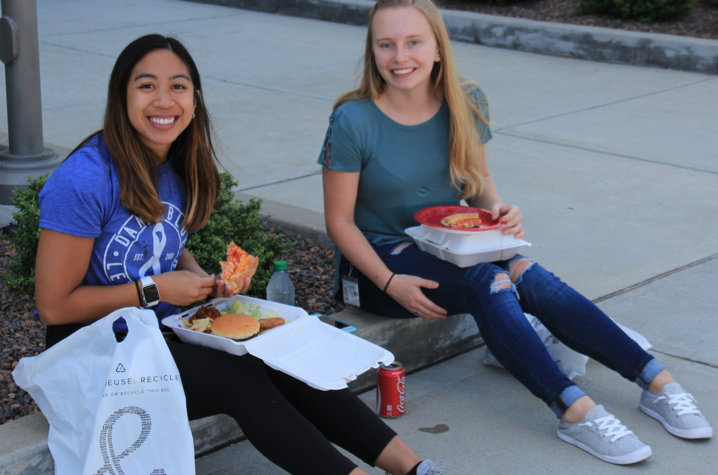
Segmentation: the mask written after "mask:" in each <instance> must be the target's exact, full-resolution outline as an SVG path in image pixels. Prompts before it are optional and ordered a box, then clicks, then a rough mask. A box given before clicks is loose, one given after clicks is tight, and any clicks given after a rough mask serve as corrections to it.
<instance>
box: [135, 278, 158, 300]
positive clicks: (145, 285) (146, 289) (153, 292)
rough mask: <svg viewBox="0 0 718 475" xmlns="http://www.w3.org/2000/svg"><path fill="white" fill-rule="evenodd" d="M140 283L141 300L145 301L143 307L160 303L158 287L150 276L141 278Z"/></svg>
mask: <svg viewBox="0 0 718 475" xmlns="http://www.w3.org/2000/svg"><path fill="white" fill-rule="evenodd" d="M140 284H142V300H144V301H145V307H154V306H155V305H157V304H158V303H160V289H159V287H157V284H156V283H155V281H154V280H152V277H150V276H146V277H143V278H141V279H140Z"/></svg>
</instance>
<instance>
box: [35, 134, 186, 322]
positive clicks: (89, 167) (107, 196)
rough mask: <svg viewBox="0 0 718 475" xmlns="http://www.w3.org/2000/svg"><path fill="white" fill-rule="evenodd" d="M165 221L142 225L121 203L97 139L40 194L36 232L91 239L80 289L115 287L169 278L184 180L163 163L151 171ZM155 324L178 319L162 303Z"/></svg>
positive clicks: (180, 233)
mask: <svg viewBox="0 0 718 475" xmlns="http://www.w3.org/2000/svg"><path fill="white" fill-rule="evenodd" d="M155 172H156V174H157V189H158V192H159V197H160V200H161V201H162V203H163V204H164V205H165V216H164V220H162V221H160V222H158V223H156V224H149V225H146V224H145V223H144V222H143V221H142V220H141V219H139V218H138V217H136V216H134V215H132V214H130V213H129V212H128V211H127V209H125V207H124V206H122V203H121V202H120V182H119V180H118V177H117V170H116V169H115V165H114V163H113V161H112V157H110V153H109V151H108V150H107V146H106V145H105V141H104V138H103V137H102V135H101V134H98V135H96V136H95V137H93V138H92V139H91V140H90V141H89V142H88V143H87V144H86V145H85V146H84V147H82V148H81V149H80V150H78V151H77V152H75V153H73V154H72V155H71V156H69V157H68V158H67V160H65V161H64V162H63V163H62V165H60V167H59V168H58V169H57V170H56V171H55V172H54V173H53V174H52V176H50V178H49V179H48V181H47V183H46V184H45V186H44V187H43V189H42V191H41V192H40V227H41V228H45V229H51V230H53V231H58V232H61V233H64V234H70V235H72V236H78V237H85V238H93V239H94V240H95V242H94V244H93V247H92V256H91V258H90V267H89V269H88V270H87V274H86V275H85V279H84V281H83V285H119V284H125V283H128V282H133V281H135V280H138V279H140V278H141V277H144V276H151V275H158V274H161V273H164V272H169V271H172V270H174V269H175V267H176V266H177V260H178V258H179V256H180V254H181V253H182V250H183V249H184V245H185V242H186V241H187V230H186V229H185V228H184V210H185V208H186V202H187V191H186V188H185V185H184V180H183V179H182V178H181V177H180V176H179V175H178V174H177V173H176V172H175V171H174V170H173V169H172V166H171V163H170V161H169V160H168V161H167V163H165V164H163V165H161V166H159V167H157V168H156V169H155ZM153 310H154V311H155V313H156V314H157V317H158V319H160V320H161V319H162V318H164V317H166V316H168V315H172V314H174V313H177V309H175V308H174V307H173V306H172V305H170V304H168V303H165V302H162V303H160V304H159V305H157V306H156V307H154V308H153Z"/></svg>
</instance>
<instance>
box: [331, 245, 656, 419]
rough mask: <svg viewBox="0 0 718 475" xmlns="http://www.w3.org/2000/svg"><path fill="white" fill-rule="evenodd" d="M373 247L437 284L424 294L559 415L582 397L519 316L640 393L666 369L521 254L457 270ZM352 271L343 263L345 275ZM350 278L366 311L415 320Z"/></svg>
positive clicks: (415, 254) (396, 267)
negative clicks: (474, 329)
mask: <svg viewBox="0 0 718 475" xmlns="http://www.w3.org/2000/svg"><path fill="white" fill-rule="evenodd" d="M374 249H375V250H376V252H377V254H378V255H379V257H380V258H381V259H382V260H383V261H384V263H385V264H386V265H387V267H388V268H389V269H390V270H391V271H392V272H395V273H397V274H409V275H415V276H419V277H422V278H424V279H429V280H433V281H436V282H438V283H439V287H438V288H437V289H433V290H432V289H423V292H424V294H425V295H426V296H427V297H428V298H429V299H430V300H432V301H433V302H434V303H435V304H437V305H438V306H440V307H442V308H444V309H446V311H447V312H448V313H449V315H456V314H461V313H470V314H471V315H472V316H473V317H474V319H475V320H476V323H477V325H478V327H479V331H480V332H481V336H482V337H483V339H484V341H485V342H486V345H487V346H488V347H489V348H490V349H491V352H492V353H493V354H494V356H495V357H496V359H497V360H498V361H499V362H500V363H501V364H502V365H503V366H504V368H506V369H507V370H508V371H509V372H510V373H511V374H512V375H513V376H514V377H515V378H516V379H518V380H519V381H520V382H521V383H522V384H523V385H524V386H526V388H528V390H529V391H531V393H532V394H533V395H534V396H536V397H538V398H540V399H541V400H542V401H544V402H545V403H546V404H547V405H548V406H549V408H551V410H553V412H554V413H555V414H556V415H557V416H558V417H561V416H562V415H563V413H564V412H565V411H566V409H568V407H569V406H570V405H571V404H573V402H574V401H576V399H578V398H579V397H581V396H583V395H584V394H585V393H584V392H583V391H581V389H579V388H578V386H576V384H575V383H573V382H572V381H571V380H570V379H568V377H566V375H565V374H564V373H562V372H561V370H560V369H559V367H558V366H557V365H556V363H554V361H553V359H552V358H551V357H550V355H549V354H548V352H547V351H546V348H545V346H544V344H543V342H542V341H541V339H540V338H539V337H538V335H537V334H536V332H535V331H534V329H533V328H532V327H531V324H529V322H528V320H527V319H526V318H525V317H524V312H526V313H530V314H531V315H534V316H535V317H536V318H538V319H539V320H540V321H541V323H543V324H544V325H545V326H546V328H547V329H548V330H549V331H550V332H551V333H553V335H554V336H555V337H556V338H558V339H559V340H560V341H561V342H563V343H564V344H566V346H568V347H569V348H571V349H573V350H575V351H578V352H579V353H582V354H584V355H586V356H588V357H589V358H593V359H594V360H596V361H598V362H599V363H601V364H603V365H604V366H606V367H608V368H610V369H612V370H614V371H616V372H618V373H619V374H620V375H621V376H623V377H624V378H626V379H628V380H630V381H634V382H636V383H637V384H638V385H639V386H640V387H642V388H644V389H646V388H647V387H648V385H649V384H650V383H651V381H653V378H655V377H656V375H657V374H658V373H659V372H660V371H661V370H662V369H663V368H664V367H663V366H662V365H661V364H660V363H658V362H657V361H656V360H655V359H654V358H653V356H651V355H649V354H648V353H647V352H646V351H644V350H643V349H642V348H641V347H640V346H638V345H637V344H636V343H635V342H634V341H633V340H632V339H631V338H630V337H628V336H627V335H626V334H625V333H624V332H623V331H622V330H621V329H620V328H619V327H618V326H617V325H616V324H615V323H614V322H613V321H612V320H611V319H610V318H608V317H607V316H606V315H605V314H604V313H603V312H602V311H601V310H600V309H599V308H598V307H596V305H594V304H593V303H592V302H591V301H589V300H588V299H587V298H585V297H583V296H582V295H581V294H579V293H578V292H576V291H575V290H573V289H572V288H571V287H569V286H568V285H566V284H565V283H563V282H562V281H561V280H560V279H559V278H558V277H556V276H554V275H553V274H552V273H550V272H548V271H547V270H546V269H544V268H543V267H541V266H540V265H538V264H537V263H535V262H533V261H530V260H528V259H527V258H525V257H523V256H521V255H517V256H515V257H514V258H512V259H511V260H509V261H500V262H492V263H485V264H478V265H475V266H473V267H467V268H463V269H462V268H460V267H456V266H455V265H453V264H450V263H448V262H445V261H442V260H440V259H437V258H436V257H434V256H432V255H431V254H428V253H426V252H422V251H420V250H419V249H418V248H417V246H416V245H414V243H402V244H389V245H384V246H374ZM517 264H522V265H518V266H517ZM527 264H528V265H527ZM349 267H350V264H349V262H348V261H347V260H346V259H345V258H344V257H342V259H341V264H340V272H341V275H342V276H344V275H347V273H348V272H349ZM519 270H520V272H519ZM352 276H354V277H356V278H357V279H358V280H359V295H360V301H361V306H362V308H364V309H365V310H367V311H369V312H371V313H374V314H377V315H382V316H385V317H390V318H416V317H415V316H414V315H413V314H411V313H410V312H409V311H408V310H406V309H405V308H404V307H402V306H401V305H399V304H398V303H397V302H396V301H395V300H394V299H392V298H391V297H389V296H388V295H387V294H385V293H384V292H383V291H382V289H379V288H378V287H377V286H376V285H374V283H372V282H371V281H370V280H369V279H368V278H366V277H365V276H364V275H362V274H361V273H360V272H359V271H358V270H357V269H356V268H355V269H353V271H352Z"/></svg>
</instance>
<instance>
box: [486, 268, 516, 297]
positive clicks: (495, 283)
mask: <svg viewBox="0 0 718 475" xmlns="http://www.w3.org/2000/svg"><path fill="white" fill-rule="evenodd" d="M512 290H514V284H513V283H512V282H511V279H510V278H509V275H508V274H507V273H506V272H503V271H502V272H497V273H496V275H494V279H493V280H492V281H491V295H493V294H497V293H499V292H506V291H512Z"/></svg>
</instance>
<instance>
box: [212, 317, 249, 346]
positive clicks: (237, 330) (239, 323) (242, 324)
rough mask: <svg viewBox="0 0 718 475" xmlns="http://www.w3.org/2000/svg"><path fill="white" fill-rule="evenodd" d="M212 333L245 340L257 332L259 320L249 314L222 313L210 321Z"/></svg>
mask: <svg viewBox="0 0 718 475" xmlns="http://www.w3.org/2000/svg"><path fill="white" fill-rule="evenodd" d="M212 333H213V334H214V335H217V336H222V337H224V338H231V339H232V340H247V339H249V338H252V337H253V336H254V335H256V334H257V333H259V321H258V320H257V319H256V318H254V317H252V316H251V315H243V314H238V313H232V314H229V315H222V316H221V317H217V318H216V319H215V320H214V321H213V322H212Z"/></svg>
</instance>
